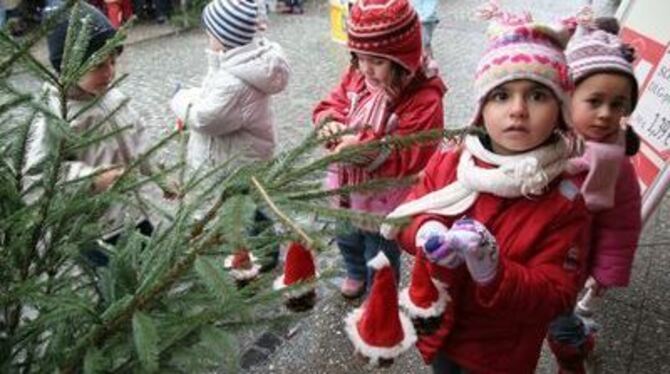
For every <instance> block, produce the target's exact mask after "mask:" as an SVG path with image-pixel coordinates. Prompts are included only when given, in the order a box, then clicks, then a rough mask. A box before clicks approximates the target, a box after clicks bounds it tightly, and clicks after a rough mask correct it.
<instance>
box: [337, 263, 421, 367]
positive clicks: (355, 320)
mask: <svg viewBox="0 0 670 374" xmlns="http://www.w3.org/2000/svg"><path fill="white" fill-rule="evenodd" d="M368 266H370V267H371V268H373V269H375V270H376V271H375V277H374V281H373V283H372V289H371V291H370V295H369V296H368V298H367V299H366V300H365V302H364V303H363V305H362V306H361V307H360V308H357V309H355V310H354V311H352V312H351V313H349V315H348V316H347V317H346V318H345V320H344V322H345V328H346V331H347V335H348V336H349V340H351V342H352V343H353V344H354V348H355V349H356V351H357V352H360V353H361V354H362V355H363V356H365V357H368V358H369V359H370V363H371V364H373V365H375V364H377V363H378V361H379V359H391V358H395V357H397V356H398V355H400V354H401V353H403V352H404V351H406V350H407V349H409V348H410V347H411V346H412V345H413V344H414V342H416V331H415V330H414V326H413V325H412V322H411V321H410V320H409V318H407V316H406V315H405V314H404V313H403V312H401V311H400V309H399V308H398V289H397V288H396V282H395V276H394V275H393V270H392V269H391V266H390V263H389V260H388V258H386V256H385V255H384V253H383V252H381V251H380V252H379V254H377V256H375V258H373V259H372V260H370V261H369V262H368Z"/></svg>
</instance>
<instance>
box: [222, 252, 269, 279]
mask: <svg viewBox="0 0 670 374" xmlns="http://www.w3.org/2000/svg"><path fill="white" fill-rule="evenodd" d="M223 266H224V267H225V268H226V269H230V275H231V276H232V277H233V279H235V283H236V284H237V287H238V288H242V287H244V286H246V285H247V284H249V282H251V281H252V280H254V279H256V278H257V277H258V273H259V271H260V269H261V266H260V265H259V264H258V260H257V259H256V256H254V254H253V253H251V252H249V250H247V249H246V248H240V249H238V250H236V251H235V253H233V254H232V255H229V256H227V257H226V258H225V260H224V262H223Z"/></svg>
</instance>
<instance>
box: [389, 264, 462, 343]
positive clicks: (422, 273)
mask: <svg viewBox="0 0 670 374" xmlns="http://www.w3.org/2000/svg"><path fill="white" fill-rule="evenodd" d="M399 300H400V306H402V308H403V309H404V310H405V311H406V312H407V314H408V315H409V317H410V318H411V320H412V323H413V324H414V328H415V329H416V332H417V333H418V334H419V335H429V334H431V333H432V332H434V331H435V330H436V329H437V327H438V326H439V325H440V322H441V319H442V314H443V313H444V310H445V309H446V307H447V303H448V302H450V301H451V300H450V298H449V295H448V293H447V290H446V285H445V284H442V283H439V282H438V281H436V280H434V279H433V278H432V277H431V275H430V268H429V266H428V262H427V261H426V258H425V257H424V255H423V252H422V251H418V252H417V254H416V256H415V257H414V267H413V268H412V278H411V280H410V283H409V286H408V287H407V288H405V289H403V290H402V291H400V295H399Z"/></svg>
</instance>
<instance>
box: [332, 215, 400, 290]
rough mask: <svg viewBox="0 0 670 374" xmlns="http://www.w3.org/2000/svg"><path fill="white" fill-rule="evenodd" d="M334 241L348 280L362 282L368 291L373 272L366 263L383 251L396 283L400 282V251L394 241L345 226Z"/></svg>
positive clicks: (376, 233) (374, 233)
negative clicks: (342, 260) (342, 259)
mask: <svg viewBox="0 0 670 374" xmlns="http://www.w3.org/2000/svg"><path fill="white" fill-rule="evenodd" d="M336 239H337V246H338V247H339V249H340V253H342V257H343V258H344V266H345V268H346V270H347V276H348V277H349V278H352V279H355V280H359V281H363V280H364V281H365V283H366V288H367V289H368V290H369V289H370V287H371V285H372V278H373V276H374V271H373V270H372V269H370V268H369V267H368V266H367V262H368V261H370V260H372V259H373V258H374V257H375V256H376V255H377V253H379V251H383V252H384V254H385V255H386V257H388V259H389V262H390V263H391V267H392V268H393V271H394V273H395V277H396V282H399V281H400V250H399V249H398V245H397V244H396V242H395V241H391V240H386V239H385V238H384V237H382V236H381V235H380V234H379V233H378V232H370V231H366V230H362V229H360V228H357V227H354V226H352V225H347V226H346V227H345V228H344V231H343V233H341V234H338V235H337V237H336Z"/></svg>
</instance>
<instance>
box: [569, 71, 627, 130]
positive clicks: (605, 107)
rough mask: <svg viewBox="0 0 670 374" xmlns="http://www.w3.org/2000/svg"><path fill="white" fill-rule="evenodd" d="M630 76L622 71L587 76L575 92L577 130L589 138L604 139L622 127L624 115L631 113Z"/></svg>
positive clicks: (573, 112) (573, 110)
mask: <svg viewBox="0 0 670 374" xmlns="http://www.w3.org/2000/svg"><path fill="white" fill-rule="evenodd" d="M632 92H633V87H632V83H631V81H630V78H628V77H626V76H623V75H620V74H610V73H602V74H594V75H592V76H590V77H588V78H586V79H584V80H583V81H582V82H581V83H580V84H579V86H577V88H576V89H575V93H574V94H573V96H572V119H573V123H574V126H575V131H577V133H578V134H580V135H581V136H583V137H584V138H585V139H586V140H591V141H596V142H599V141H604V140H605V139H608V138H611V136H612V135H613V134H615V133H617V132H618V131H619V126H620V125H619V123H620V122H621V117H624V116H626V115H628V114H629V113H630V110H631V93H632Z"/></svg>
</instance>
